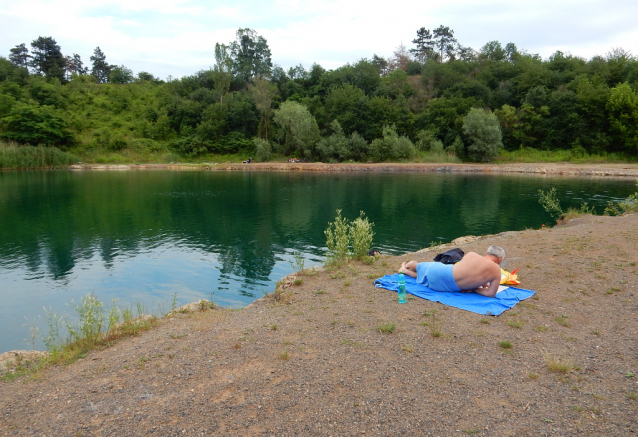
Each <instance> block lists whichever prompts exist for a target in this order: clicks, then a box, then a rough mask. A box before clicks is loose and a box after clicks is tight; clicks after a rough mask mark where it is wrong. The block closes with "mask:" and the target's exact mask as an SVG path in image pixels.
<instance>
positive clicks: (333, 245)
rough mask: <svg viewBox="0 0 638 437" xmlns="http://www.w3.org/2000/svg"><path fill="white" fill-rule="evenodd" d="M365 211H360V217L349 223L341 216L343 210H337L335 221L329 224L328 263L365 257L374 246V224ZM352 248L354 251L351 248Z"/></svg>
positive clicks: (327, 241)
mask: <svg viewBox="0 0 638 437" xmlns="http://www.w3.org/2000/svg"><path fill="white" fill-rule="evenodd" d="M364 215H365V213H364V212H363V211H360V213H359V217H358V218H356V219H355V220H353V221H352V222H350V223H348V220H347V219H345V218H344V217H341V210H340V209H338V210H337V217H335V221H334V222H332V223H329V224H328V229H326V230H325V231H324V233H325V234H326V246H327V247H328V256H327V263H328V264H336V263H340V262H345V261H347V260H348V258H350V257H352V258H354V259H363V258H364V257H366V256H367V254H368V252H369V251H370V248H371V247H372V238H373V236H374V232H372V226H374V223H370V222H369V221H368V218H367V217H366V218H364ZM350 248H352V251H351V250H350Z"/></svg>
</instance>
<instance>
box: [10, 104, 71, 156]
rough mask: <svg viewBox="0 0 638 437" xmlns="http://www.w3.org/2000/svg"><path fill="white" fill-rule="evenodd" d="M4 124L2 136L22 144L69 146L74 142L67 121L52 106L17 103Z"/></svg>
mask: <svg viewBox="0 0 638 437" xmlns="http://www.w3.org/2000/svg"><path fill="white" fill-rule="evenodd" d="M2 124H3V125H4V133H3V134H2V136H3V137H4V138H7V139H9V140H13V141H17V142H19V143H22V144H25V143H28V144H31V145H38V144H46V145H49V146H51V145H62V144H69V143H71V142H72V140H73V136H72V134H71V133H70V132H69V130H68V129H67V124H66V121H64V119H63V118H62V117H61V116H60V115H59V114H58V112H57V111H56V109H55V108H53V107H52V106H31V105H25V104H23V103H17V104H16V105H15V106H13V108H12V109H11V111H10V112H9V115H8V116H6V117H4V118H3V119H2Z"/></svg>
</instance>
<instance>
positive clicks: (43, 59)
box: [31, 36, 65, 81]
mask: <svg viewBox="0 0 638 437" xmlns="http://www.w3.org/2000/svg"><path fill="white" fill-rule="evenodd" d="M31 54H32V55H31V67H32V68H33V69H34V71H35V72H36V74H40V75H44V76H46V77H47V78H52V77H56V78H58V79H60V80H61V81H63V80H64V66H65V60H64V56H62V52H61V51H60V46H59V45H58V44H57V43H56V42H55V40H54V39H53V38H51V37H50V36H48V37H42V36H40V37H38V39H36V40H34V41H33V42H32V43H31Z"/></svg>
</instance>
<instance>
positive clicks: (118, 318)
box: [0, 294, 214, 380]
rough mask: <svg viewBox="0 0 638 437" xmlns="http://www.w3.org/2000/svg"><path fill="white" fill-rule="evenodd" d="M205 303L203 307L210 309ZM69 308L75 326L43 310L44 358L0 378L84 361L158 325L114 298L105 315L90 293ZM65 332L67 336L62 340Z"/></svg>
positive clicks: (18, 365) (139, 307) (21, 364)
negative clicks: (45, 329) (118, 302)
mask: <svg viewBox="0 0 638 437" xmlns="http://www.w3.org/2000/svg"><path fill="white" fill-rule="evenodd" d="M206 302H207V304H206V305H205V306H206V308H212V307H214V305H213V306H211V305H210V304H209V303H208V301H206ZM71 306H72V308H74V310H75V312H76V315H77V318H78V320H79V321H78V322H77V323H71V322H70V321H69V319H68V318H67V317H66V316H65V317H58V315H57V314H55V313H53V312H52V311H50V310H47V311H46V314H45V320H46V323H47V325H48V333H47V335H46V336H45V337H44V338H43V341H44V344H45V345H46V347H47V351H48V356H47V357H46V358H42V359H40V360H39V361H38V362H35V361H32V362H29V363H26V362H18V363H16V364H15V365H14V366H12V368H11V369H6V370H7V371H5V372H4V374H2V375H0V378H1V379H5V380H12V379H15V378H16V377H17V376H20V375H24V374H28V373H34V372H37V371H40V370H42V369H44V368H46V367H47V366H51V365H55V364H69V363H72V362H74V361H76V360H78V359H80V358H84V357H85V356H86V355H87V354H88V353H89V352H90V351H91V350H93V349H96V348H104V347H109V346H111V345H113V343H114V342H116V341H117V340H119V339H121V338H126V337H131V336H135V335H138V334H140V333H141V332H143V331H146V330H148V329H151V328H152V327H153V326H155V325H156V324H157V323H158V319H157V318H156V317H155V316H150V315H145V314H144V312H145V311H144V308H143V307H142V305H140V304H138V305H137V311H136V312H137V314H134V312H133V310H132V309H130V308H126V309H123V310H122V309H120V308H118V307H117V305H116V300H115V299H114V300H113V304H112V306H111V308H110V309H109V310H108V312H105V308H104V304H103V303H102V302H101V301H99V300H98V299H97V298H96V297H95V296H94V295H92V294H89V295H86V296H84V297H83V298H82V300H81V302H80V303H79V304H76V303H74V302H73V301H71ZM65 330H66V332H67V333H68V335H67V336H66V339H64V340H63V339H62V335H63V332H64V331H65ZM185 335H187V334H171V338H173V339H177V338H181V337H184V336H185ZM146 361H147V358H146V357H142V358H141V359H140V361H139V362H138V365H140V364H143V363H144V362H146ZM2 370H5V369H2Z"/></svg>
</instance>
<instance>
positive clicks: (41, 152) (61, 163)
mask: <svg viewBox="0 0 638 437" xmlns="http://www.w3.org/2000/svg"><path fill="white" fill-rule="evenodd" d="M76 162H78V158H77V157H76V156H75V155H73V154H72V153H68V152H63V151H61V150H60V149H58V148H56V147H44V146H18V145H17V144H15V143H0V169H2V170H25V169H35V168H62V167H67V166H69V165H71V164H74V163H76Z"/></svg>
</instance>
